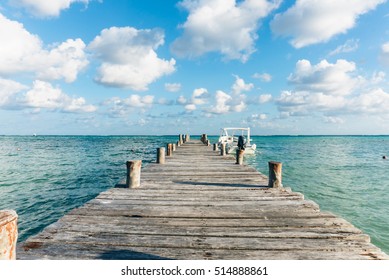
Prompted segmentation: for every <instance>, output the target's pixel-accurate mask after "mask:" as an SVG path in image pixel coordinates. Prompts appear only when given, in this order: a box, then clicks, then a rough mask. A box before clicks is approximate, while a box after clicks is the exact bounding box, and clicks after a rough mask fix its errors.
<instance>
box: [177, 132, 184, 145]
mask: <svg viewBox="0 0 389 280" xmlns="http://www.w3.org/2000/svg"><path fill="white" fill-rule="evenodd" d="M178 142H179V143H180V145H179V146H181V145H182V144H183V143H184V139H183V137H182V134H180V135H179V136H178Z"/></svg>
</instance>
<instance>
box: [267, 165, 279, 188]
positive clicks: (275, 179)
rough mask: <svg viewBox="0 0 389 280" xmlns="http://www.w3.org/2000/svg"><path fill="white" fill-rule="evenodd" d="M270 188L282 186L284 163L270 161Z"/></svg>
mask: <svg viewBox="0 0 389 280" xmlns="http://www.w3.org/2000/svg"><path fill="white" fill-rule="evenodd" d="M269 188H282V163H281V162H275V161H269Z"/></svg>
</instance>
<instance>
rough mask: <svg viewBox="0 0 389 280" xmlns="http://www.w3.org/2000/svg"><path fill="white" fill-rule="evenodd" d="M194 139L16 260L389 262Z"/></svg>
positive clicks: (352, 231) (35, 241) (336, 223)
mask: <svg viewBox="0 0 389 280" xmlns="http://www.w3.org/2000/svg"><path fill="white" fill-rule="evenodd" d="M267 183H268V182H267V177H266V176H264V175H262V174H260V173H259V172H257V171H256V170H255V169H253V168H251V167H248V166H245V165H243V166H240V165H236V164H235V160H234V159H233V158H231V156H227V157H222V156H220V155H219V154H218V153H216V152H214V151H212V148H211V147H207V146H205V145H203V144H202V143H201V142H200V141H193V140H192V141H189V142H187V143H186V144H184V145H183V146H181V147H178V148H177V151H175V152H174V154H173V156H171V157H167V158H166V164H163V165H160V164H155V163H153V164H149V165H148V166H147V167H146V168H144V169H142V185H141V188H138V189H126V188H123V187H121V186H120V185H119V186H117V187H116V188H112V189H110V190H108V191H105V192H103V193H101V194H100V195H99V196H98V197H96V198H95V199H93V200H91V201H89V202H88V203H86V204H85V205H84V206H82V207H80V208H77V209H74V210H73V211H71V212H70V213H68V214H67V215H66V216H64V217H63V218H61V219H60V220H59V221H58V222H56V223H54V224H52V225H50V226H48V227H47V228H46V229H45V230H43V232H41V233H40V234H38V235H36V236H33V237H31V238H29V239H28V240H27V241H25V242H23V243H21V244H19V245H18V250H17V258H18V259H70V260H73V259H116V260H118V259H181V260H184V259H287V260H289V259H389V257H388V256H387V255H385V254H384V253H382V252H381V250H380V249H379V248H377V247H375V246H374V245H372V244H371V243H370V238H369V236H367V235H365V234H363V233H362V232H361V231H360V230H359V229H357V228H355V227H354V226H353V225H351V224H350V223H349V222H347V221H345V220H344V219H342V218H339V217H337V216H335V215H333V214H331V213H324V212H320V210H319V206H318V205H317V204H316V203H315V202H312V201H308V200H304V197H303V195H302V194H300V193H295V192H292V191H291V190H290V189H287V188H285V189H284V188H280V189H269V188H266V186H267Z"/></svg>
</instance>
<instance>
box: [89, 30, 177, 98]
mask: <svg viewBox="0 0 389 280" xmlns="http://www.w3.org/2000/svg"><path fill="white" fill-rule="evenodd" d="M163 43H164V34H163V32H162V31H161V30H160V29H152V30H150V29H145V30H137V29H135V28H132V27H122V28H119V27H111V28H109V29H104V30H103V31H101V34H100V35H99V36H97V37H96V38H95V39H94V40H93V41H92V42H91V43H90V45H89V46H88V49H89V50H91V51H92V52H93V53H94V54H95V56H96V57H97V58H99V59H101V61H102V64H101V66H100V68H99V75H98V77H97V78H96V81H97V82H99V83H101V84H103V85H106V86H112V87H121V88H130V89H133V90H137V91H144V90H147V89H148V85H149V84H150V83H152V82H154V81H155V80H157V79H158V78H160V77H162V76H163V75H168V74H171V73H172V72H174V71H175V66H174V65H175V63H176V62H175V60H174V59H170V60H169V61H168V60H164V59H161V58H159V57H158V55H157V53H156V52H155V51H156V50H157V49H158V47H159V46H161V45H163Z"/></svg>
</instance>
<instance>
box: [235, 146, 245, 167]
mask: <svg viewBox="0 0 389 280" xmlns="http://www.w3.org/2000/svg"><path fill="white" fill-rule="evenodd" d="M243 155H244V150H241V149H236V164H239V165H242V164H243Z"/></svg>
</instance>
